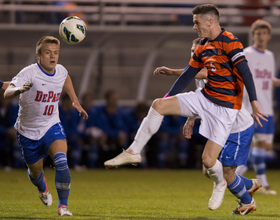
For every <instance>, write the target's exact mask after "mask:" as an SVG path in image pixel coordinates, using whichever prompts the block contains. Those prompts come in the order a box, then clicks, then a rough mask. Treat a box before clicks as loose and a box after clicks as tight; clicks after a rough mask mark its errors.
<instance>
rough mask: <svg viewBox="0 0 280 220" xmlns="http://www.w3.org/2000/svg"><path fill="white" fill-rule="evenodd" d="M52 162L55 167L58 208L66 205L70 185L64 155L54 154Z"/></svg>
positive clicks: (68, 171)
mask: <svg viewBox="0 0 280 220" xmlns="http://www.w3.org/2000/svg"><path fill="white" fill-rule="evenodd" d="M53 162H54V165H55V167H56V174H55V186H56V190H57V194H58V207H59V206H60V205H66V206H67V204H68V196H69V191H70V185H71V176H70V170H69V167H68V164H67V158H66V154H65V153H62V152H60V153H56V154H55V155H54V156H53Z"/></svg>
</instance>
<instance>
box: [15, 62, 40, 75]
mask: <svg viewBox="0 0 280 220" xmlns="http://www.w3.org/2000/svg"><path fill="white" fill-rule="evenodd" d="M37 69H38V65H37V63H34V64H30V65H28V66H26V67H24V68H23V69H22V70H21V71H20V72H19V73H18V75H19V76H34V75H35V73H36V71H37Z"/></svg>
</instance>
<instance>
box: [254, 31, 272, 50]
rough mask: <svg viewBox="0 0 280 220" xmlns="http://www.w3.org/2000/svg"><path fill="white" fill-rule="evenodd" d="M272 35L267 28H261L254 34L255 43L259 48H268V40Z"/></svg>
mask: <svg viewBox="0 0 280 220" xmlns="http://www.w3.org/2000/svg"><path fill="white" fill-rule="evenodd" d="M270 38H271V35H270V33H269V31H268V29H267V28H259V29H257V30H255V32H254V34H253V41H254V45H255V46H256V47H257V48H259V49H266V45H267V42H268V41H269V40H270Z"/></svg>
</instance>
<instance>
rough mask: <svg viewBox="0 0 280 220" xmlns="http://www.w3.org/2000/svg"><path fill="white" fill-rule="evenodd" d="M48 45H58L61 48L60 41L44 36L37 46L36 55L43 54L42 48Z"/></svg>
mask: <svg viewBox="0 0 280 220" xmlns="http://www.w3.org/2000/svg"><path fill="white" fill-rule="evenodd" d="M47 43H51V44H57V45H58V46H60V41H59V40H58V39H57V38H55V37H53V36H44V37H41V38H40V40H39V41H38V42H37V44H36V54H37V53H38V54H41V48H42V45H43V44H47Z"/></svg>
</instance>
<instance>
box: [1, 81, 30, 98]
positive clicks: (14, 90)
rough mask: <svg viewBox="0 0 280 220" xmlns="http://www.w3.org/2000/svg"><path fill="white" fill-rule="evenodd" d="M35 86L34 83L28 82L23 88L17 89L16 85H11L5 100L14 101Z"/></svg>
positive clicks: (5, 93) (6, 91)
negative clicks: (13, 99)
mask: <svg viewBox="0 0 280 220" xmlns="http://www.w3.org/2000/svg"><path fill="white" fill-rule="evenodd" d="M32 86H33V84H32V83H30V82H26V83H24V85H23V86H21V87H16V86H15V85H13V84H12V85H9V86H8V88H7V89H6V90H5V92H4V98H5V99H12V98H14V97H16V96H18V95H19V94H21V93H24V92H26V91H28V90H29V89H30V88H31V87H32Z"/></svg>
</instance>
